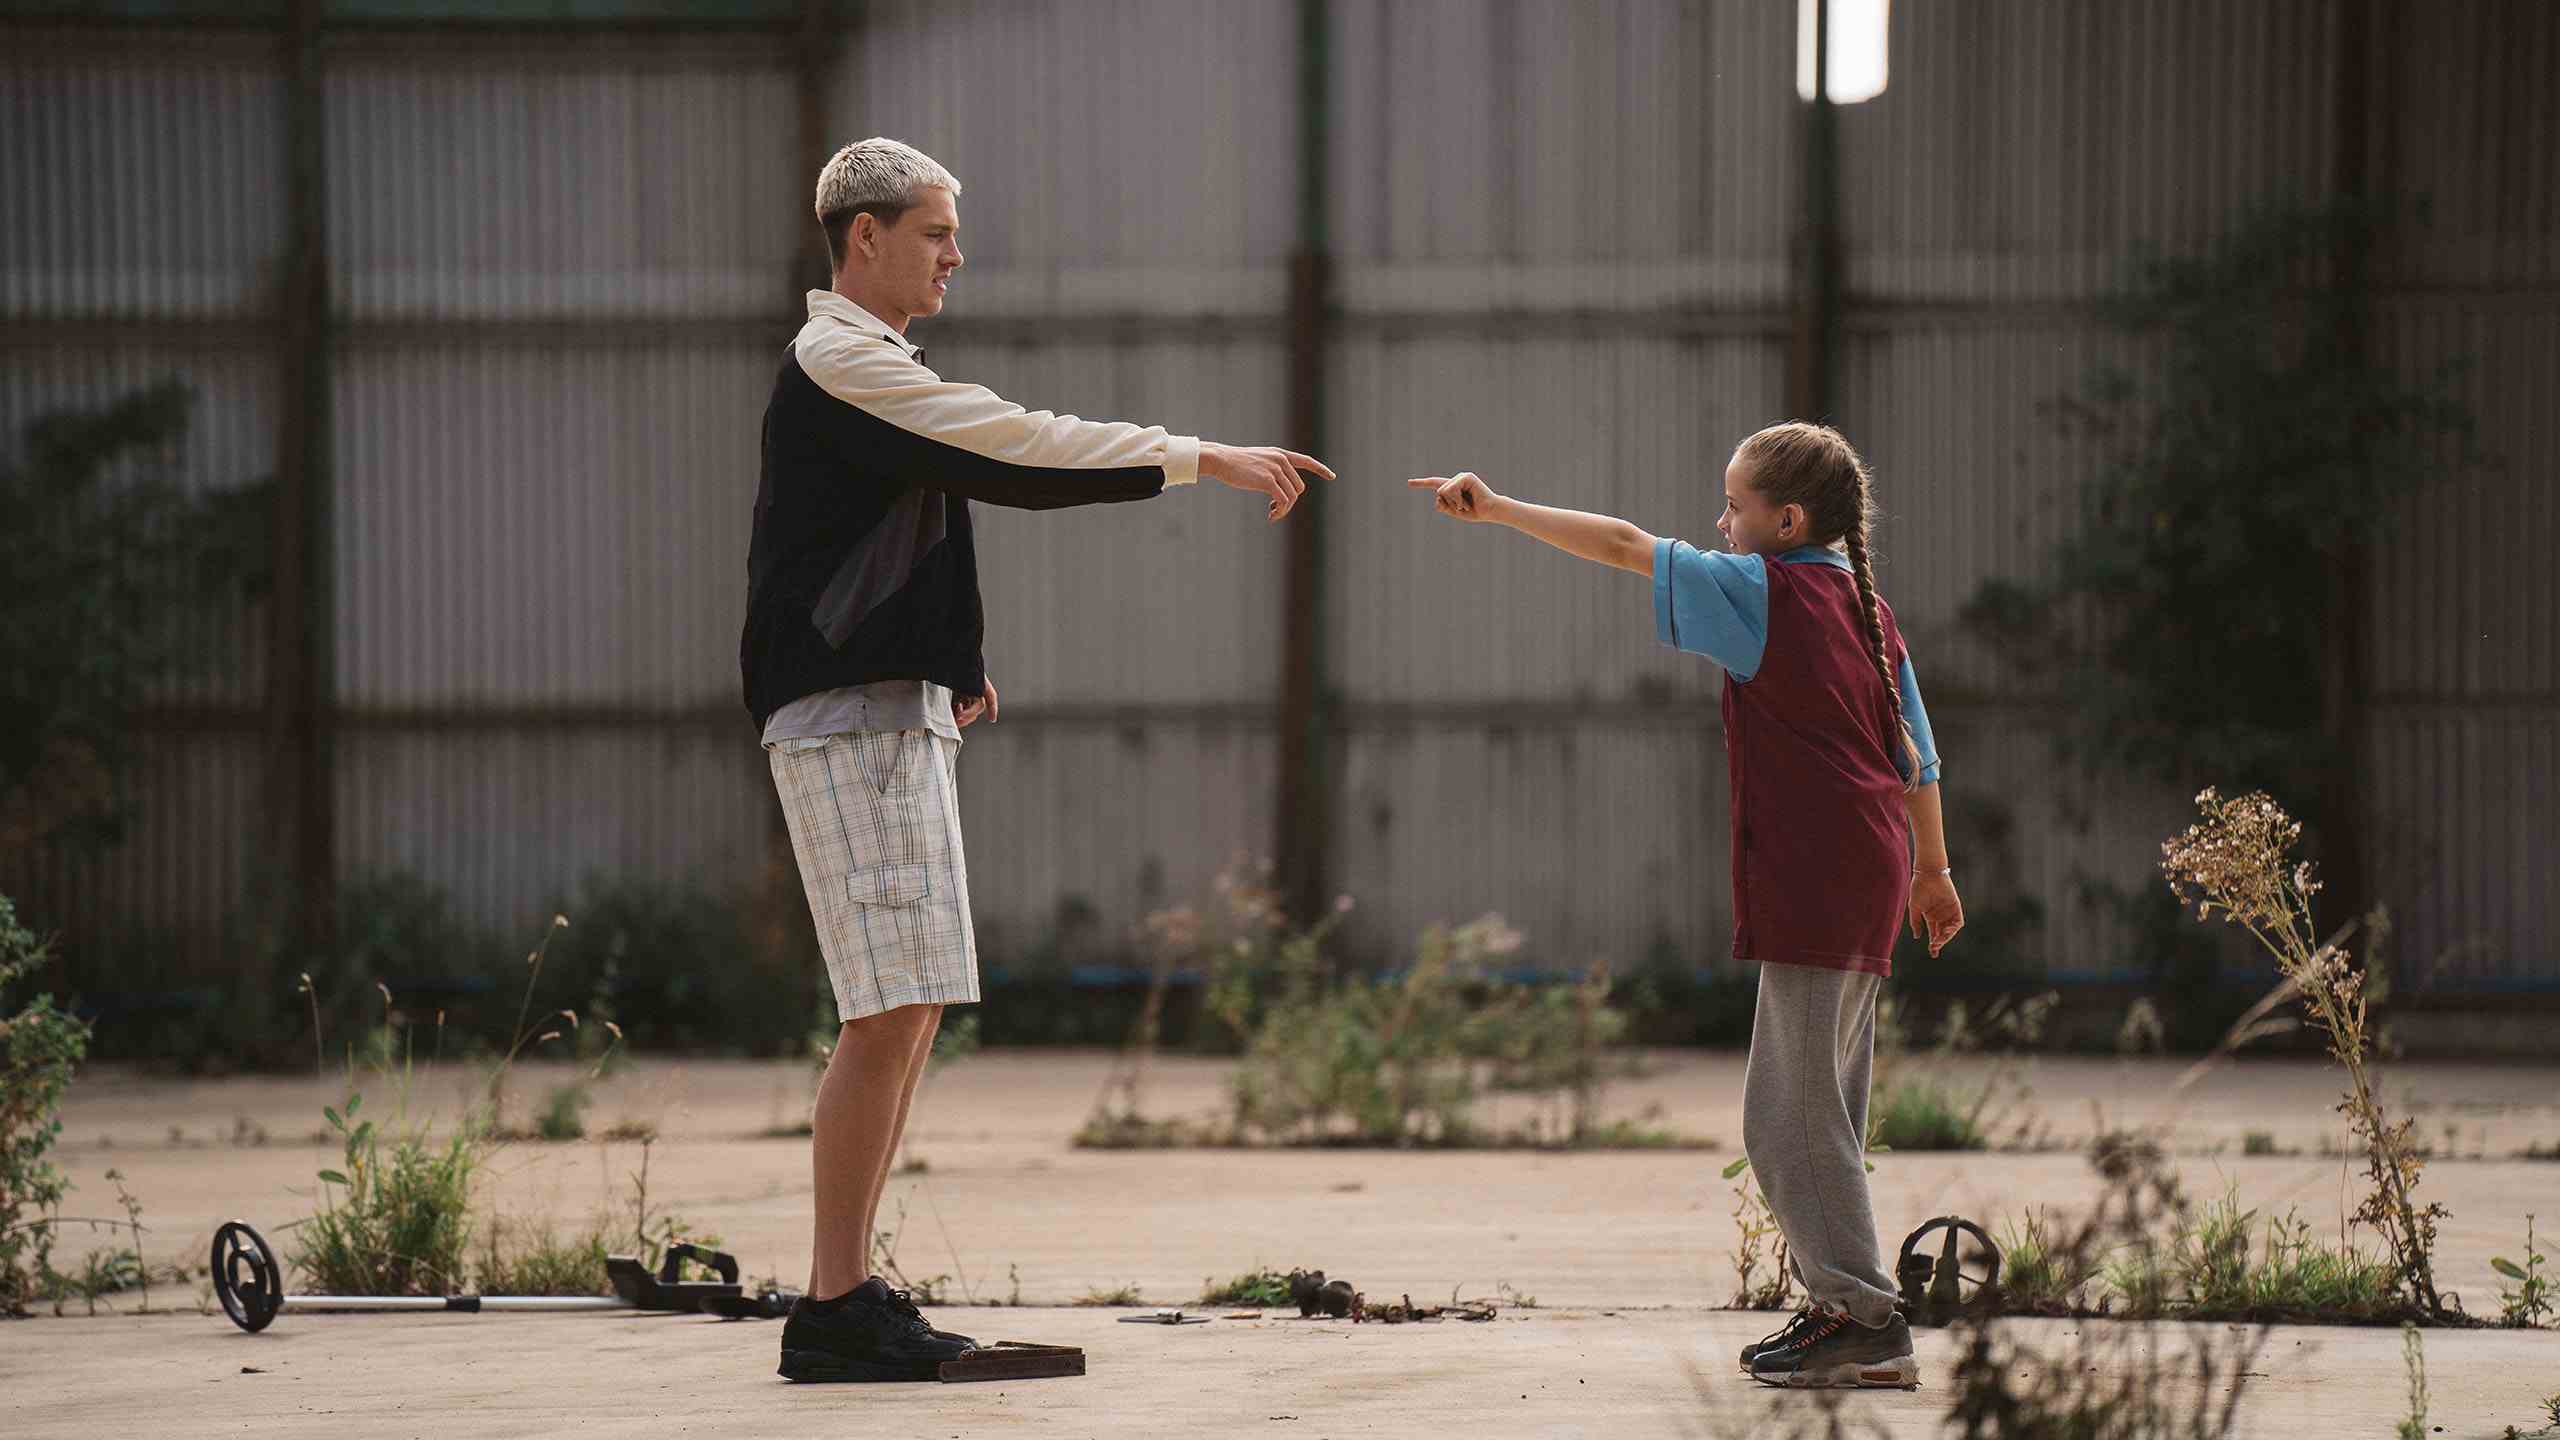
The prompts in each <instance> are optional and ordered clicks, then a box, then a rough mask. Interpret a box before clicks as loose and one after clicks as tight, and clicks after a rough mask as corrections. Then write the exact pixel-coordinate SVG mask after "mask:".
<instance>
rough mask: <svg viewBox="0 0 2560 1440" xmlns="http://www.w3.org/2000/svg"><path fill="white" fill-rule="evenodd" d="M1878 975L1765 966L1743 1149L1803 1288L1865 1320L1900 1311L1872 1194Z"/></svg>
mask: <svg viewBox="0 0 2560 1440" xmlns="http://www.w3.org/2000/svg"><path fill="white" fill-rule="evenodd" d="M1881 983H1882V981H1881V980H1880V978H1879V977H1877V976H1874V975H1863V974H1858V973H1855V972H1852V971H1846V970H1817V969H1815V968H1813V967H1812V966H1809V965H1771V964H1764V965H1762V966H1761V967H1760V1000H1759V1004H1758V1007H1757V1008H1756V1009H1755V1010H1754V1011H1753V1013H1752V1017H1751V1062H1750V1064H1749V1065H1748V1066H1747V1067H1746V1068H1745V1069H1744V1071H1743V1078H1742V1149H1743V1153H1745V1154H1747V1155H1749V1156H1750V1157H1751V1173H1752V1175H1753V1176H1755V1177H1756V1178H1757V1179H1758V1181H1759V1183H1760V1193H1761V1194H1762V1195H1765V1196H1767V1197H1768V1200H1769V1209H1770V1211H1771V1212H1772V1213H1773V1214H1775V1215H1776V1216H1777V1218H1778V1228H1779V1229H1780V1230H1781V1231H1782V1232H1783V1233H1784V1234H1785V1235H1786V1237H1787V1251H1788V1253H1789V1255H1790V1256H1792V1257H1793V1261H1794V1264H1795V1270H1796V1278H1797V1279H1798V1280H1801V1281H1802V1282H1803V1283H1804V1288H1805V1291H1806V1293H1808V1294H1810V1295H1811V1296H1812V1297H1813V1298H1814V1299H1816V1300H1818V1301H1821V1302H1822V1303H1823V1304H1825V1305H1828V1306H1831V1307H1832V1308H1833V1309H1835V1310H1845V1311H1847V1312H1848V1313H1849V1315H1850V1317H1851V1318H1852V1319H1855V1320H1857V1321H1858V1322H1859V1323H1861V1324H1865V1325H1882V1324H1883V1323H1885V1321H1887V1320H1888V1319H1890V1318H1892V1315H1893V1301H1894V1290H1893V1279H1892V1277H1891V1276H1889V1275H1887V1274H1886V1273H1885V1268H1884V1252H1883V1251H1882V1250H1881V1249H1879V1248H1878V1247H1877V1244H1876V1212H1875V1205H1874V1202H1872V1201H1871V1200H1869V1199H1868V1197H1867V1170H1866V1152H1867V1144H1866V1142H1867V1075H1868V1071H1869V1069H1870V1067H1871V1066H1872V1065H1873V1064H1874V1061H1875V1053H1876V990H1877V987H1878V986H1879V985H1880V984H1881Z"/></svg>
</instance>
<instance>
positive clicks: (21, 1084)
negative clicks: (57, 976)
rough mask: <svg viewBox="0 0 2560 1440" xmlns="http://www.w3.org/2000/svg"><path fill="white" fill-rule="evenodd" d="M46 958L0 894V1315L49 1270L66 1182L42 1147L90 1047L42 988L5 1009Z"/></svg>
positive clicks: (20, 1304) (56, 1127)
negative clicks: (57, 1213) (55, 1218)
mask: <svg viewBox="0 0 2560 1440" xmlns="http://www.w3.org/2000/svg"><path fill="white" fill-rule="evenodd" d="M47 958H48V949H47V947H46V945H45V943H44V942H43V941H41V940H39V939H38V938H37V937H36V935H35V934H34V932H32V931H30V930H28V929H27V928H26V927H25V926H23V925H21V924H19V923H18V910H17V906H16V905H15V904H14V903H12V902H11V901H10V899H9V897H8V896H6V895H0V1315H5V1314H17V1313H20V1312H23V1311H24V1310H25V1308H26V1304H27V1301H28V1300H30V1299H32V1298H34V1296H35V1295H36V1293H37V1292H38V1290H39V1288H40V1282H41V1279H42V1277H43V1276H44V1275H45V1274H46V1273H48V1272H49V1271H50V1270H51V1268H52V1266H51V1257H52V1252H53V1242H54V1226H53V1221H52V1219H51V1216H52V1215H53V1213H54V1212H55V1210H56V1208H57V1207H58V1206H59V1205H60V1204H61V1203H62V1197H63V1195H64V1194H65V1193H67V1192H68V1191H69V1190H70V1188H71V1185H70V1182H69V1181H68V1180H67V1179H65V1178H64V1176H63V1174H62V1171H61V1170H60V1169H58V1168H56V1167H55V1166H54V1164H53V1163H52V1161H50V1160H49V1159H47V1158H46V1153H47V1152H48V1151H50V1150H51V1149H52V1148H53V1142H54V1140H55V1139H56V1137H58V1136H60V1135H61V1133H62V1118H61V1107H62V1094H63V1092H64V1091H65V1090H67V1089H69V1088H70V1085H71V1075H72V1072H73V1070H74V1069H75V1068H77V1067H78V1065H79V1063H80V1060H81V1057H82V1056H83V1055H84V1054H85V1053H86V1052H87V1048H88V1041H89V1032H88V1027H87V1026H85V1025H83V1024H82V1023H81V1022H80V1021H79V1020H78V1019H76V1018H74V1017H73V1016H70V1015H67V1014H64V1013H63V1012H62V1011H60V1010H57V1009H55V1008H54V1006H53V997H52V996H51V995H47V994H40V995H37V996H35V997H34V998H32V999H30V1000H29V1001H27V1003H26V1004H25V1005H24V1006H23V1007H21V1008H19V1009H17V1010H15V1011H14V1012H12V1011H11V1009H10V997H11V994H12V992H13V991H14V990H15V989H16V988H17V985H18V983H19V982H20V981H21V980H23V979H25V978H26V977H27V976H29V975H32V974H33V973H34V972H35V971H36V970H37V969H39V968H41V967H42V966H43V965H44V964H45V962H46V960H47Z"/></svg>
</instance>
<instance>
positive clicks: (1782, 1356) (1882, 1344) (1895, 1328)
mask: <svg viewBox="0 0 2560 1440" xmlns="http://www.w3.org/2000/svg"><path fill="white" fill-rule="evenodd" d="M1792 1328H1793V1331H1794V1333H1793V1334H1792V1335H1790V1336H1787V1337H1786V1340H1787V1343H1786V1344H1784V1345H1772V1346H1770V1347H1768V1348H1766V1349H1763V1350H1761V1351H1759V1352H1758V1353H1756V1354H1754V1355H1753V1356H1752V1357H1751V1378H1752V1379H1754V1380H1757V1381H1759V1382H1760V1383H1762V1384H1764V1385H1782V1386H1787V1387H1790V1388H1815V1389H1819V1388H1825V1387H1830V1386H1849V1387H1858V1388H1868V1389H1879V1390H1881V1389H1896V1390H1909V1389H1912V1388H1914V1387H1916V1386H1918V1385H1919V1383H1920V1362H1919V1361H1918V1360H1917V1359H1915V1358H1914V1357H1913V1356H1912V1353H1911V1326H1910V1324H1909V1322H1907V1321H1905V1320H1904V1319H1903V1318H1902V1317H1901V1316H1899V1315H1896V1316H1894V1317H1893V1318H1892V1319H1890V1320H1887V1321H1886V1322H1885V1323H1883V1324H1882V1325H1876V1326H1867V1325H1861V1324H1859V1323H1858V1322H1857V1321H1855V1320H1852V1319H1850V1318H1849V1317H1848V1316H1846V1315H1843V1314H1841V1313H1840V1312H1838V1311H1836V1310H1826V1311H1822V1312H1820V1313H1818V1314H1815V1315H1813V1316H1812V1317H1811V1320H1810V1323H1808V1324H1804V1325H1801V1326H1798V1327H1792Z"/></svg>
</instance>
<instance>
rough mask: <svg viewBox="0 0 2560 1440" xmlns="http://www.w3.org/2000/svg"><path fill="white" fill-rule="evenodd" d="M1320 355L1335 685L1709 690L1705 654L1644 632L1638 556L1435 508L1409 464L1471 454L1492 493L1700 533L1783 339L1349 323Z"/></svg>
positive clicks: (1625, 692) (1696, 537)
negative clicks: (1631, 563) (1492, 333)
mask: <svg viewBox="0 0 2560 1440" xmlns="http://www.w3.org/2000/svg"><path fill="white" fill-rule="evenodd" d="M1333 365H1334V369H1333V372H1332V375H1331V376H1330V377H1329V379H1328V384H1329V386H1330V391H1329V393H1330V395H1331V397H1332V404H1333V407H1334V409H1333V414H1334V416H1335V417H1336V418H1335V422H1334V423H1335V431H1334V433H1335V434H1336V435H1338V436H1340V437H1341V438H1340V440H1339V441H1338V442H1337V443H1336V444H1335V445H1334V446H1333V452H1334V453H1333V454H1332V456H1331V457H1330V459H1331V461H1332V463H1333V464H1334V466H1335V468H1336V469H1337V470H1338V471H1340V472H1341V474H1342V476H1343V480H1342V483H1341V484H1339V485H1337V486H1335V487H1333V489H1332V491H1331V492H1330V496H1329V498H1330V499H1331V500H1332V501H1335V502H1339V503H1336V504H1335V506H1334V509H1333V511H1332V513H1331V514H1330V515H1329V516H1328V528H1327V532H1326V543H1327V544H1328V546H1329V547H1330V549H1331V554H1330V556H1329V557H1328V561H1327V564H1328V566H1329V575H1328V580H1327V583H1328V585H1329V586H1330V587H1331V591H1332V594H1333V595H1334V596H1335V597H1337V598H1336V599H1334V600H1333V601H1331V602H1330V614H1329V617H1328V618H1329V621H1330V638H1329V639H1328V642H1327V643H1328V645H1329V646H1330V647H1331V648H1332V655H1331V659H1330V663H1331V673H1332V679H1333V683H1334V684H1335V685H1336V686H1337V687H1339V688H1340V689H1341V690H1342V691H1343V692H1344V693H1345V694H1347V695H1349V696H1352V697H1354V698H1355V699H1360V700H1397V701H1412V702H1417V703H1424V704H1434V703H1443V702H1471V703H1472V702H1490V703H1492V704H1494V705H1495V706H1496V707H1497V708H1498V707H1499V705H1500V704H1501V703H1502V702H1508V701H1573V702H1576V703H1582V704H1588V705H1592V706H1610V705H1620V704H1629V703H1640V702H1645V701H1648V700H1649V699H1650V698H1651V697H1656V696H1661V695H1669V694H1680V695H1691V696H1694V695H1698V694H1702V693H1712V686H1713V682H1712V681H1710V680H1708V679H1707V678H1706V675H1707V669H1708V667H1707V666H1706V663H1705V662H1704V661H1700V660H1695V659H1691V658H1689V657H1685V656H1682V655H1679V654H1677V653H1676V652H1673V651H1670V650H1666V649H1663V648H1661V647H1659V646H1657V645H1656V644H1655V643H1654V639H1653V604H1652V597H1651V592H1650V590H1649V588H1648V587H1647V584H1646V582H1645V581H1644V579H1643V578H1642V577H1641V576H1636V575H1630V574H1625V573H1612V572H1609V571H1605V570H1602V569H1600V568H1599V567H1596V566H1593V565H1589V564H1586V563H1583V562H1581V561H1577V560H1573V559H1571V558H1569V557H1566V556H1563V555H1559V554H1556V553H1554V552H1552V551H1550V550H1547V549H1546V548H1544V547H1542V546H1538V545H1535V544H1532V543H1529V542H1526V541H1523V540H1521V539H1520V538H1518V537H1517V536H1510V535H1499V534H1496V533H1493V532H1491V531H1487V530H1483V529H1479V528H1476V527H1473V526H1466V525H1461V524H1459V523H1457V522H1454V521H1451V520H1447V519H1444V518H1441V517H1439V516H1436V515H1434V514H1432V513H1431V508H1430V503H1429V500H1428V498H1427V497H1425V496H1423V495H1422V494H1421V493H1420V492H1418V491H1408V490H1407V489H1406V488H1405V485H1404V480H1405V479H1406V477H1408V476H1423V475H1451V474H1455V473H1457V472H1458V471H1460V470H1474V471H1477V472H1478V473H1480V474H1482V475H1483V476H1484V477H1485V478H1486V481H1487V483H1489V484H1491V485H1492V486H1493V487H1494V488H1495V489H1496V490H1499V491H1502V492H1503V493H1505V494H1512V495H1517V496H1519V497H1521V498H1523V499H1531V500H1538V501H1543V502H1546V503H1550V504H1555V505H1564V506H1570V507H1573V508H1576V509H1590V510H1601V511H1606V512H1608V513H1611V514H1616V515H1622V516H1625V517H1626V518H1628V519H1630V520H1632V521H1634V522H1635V523H1636V524H1638V525H1641V526H1643V527H1645V528H1646V529H1648V530H1650V531H1652V532H1654V533H1656V534H1662V535H1679V536H1683V537H1685V538H1688V539H1689V540H1691V541H1692V542H1693V543H1698V544H1702V545H1703V544H1713V543H1715V542H1716V533H1715V520H1716V516H1717V515H1718V514H1719V513H1720V512H1721V510H1722V508H1723V499H1722V497H1723V485H1724V465H1725V461H1726V460H1727V459H1728V458H1729V457H1730V456H1731V454H1732V451H1733V446H1734V445H1735V444H1736V443H1737V442H1738V441H1740V440H1741V439H1742V437H1743V436H1745V435H1747V434H1749V433H1750V432H1751V431H1753V430H1755V429H1757V428H1759V427H1760V426H1761V425H1763V424H1766V423H1768V422H1769V421H1770V420H1772V419H1775V418H1777V417H1778V414H1779V406H1780V398H1779V389H1780V372H1781V365H1780V360H1779V352H1778V350H1777V347H1775V346H1773V345H1771V344H1769V343H1767V342H1764V341H1760V340H1753V339H1724V338H1717V339H1698V338H1676V337H1624V338H1615V339H1601V338H1594V339H1588V340H1582V339H1552V340H1550V339H1531V338H1499V339H1485V338H1476V337H1469V338H1463V339H1461V338H1446V337H1439V338H1434V337H1421V338H1412V339H1399V338H1393V337H1386V336H1381V337H1377V338H1368V337H1353V338H1349V339H1346V340H1345V341H1343V342H1342V344H1341V345H1340V346H1339V347H1338V348H1337V349H1336V351H1335V355H1334V360H1333Z"/></svg>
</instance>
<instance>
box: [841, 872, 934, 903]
mask: <svg viewBox="0 0 2560 1440" xmlns="http://www.w3.org/2000/svg"><path fill="white" fill-rule="evenodd" d="M932 893H933V870H932V867H931V866H929V865H924V864H920V863H919V864H905V865H866V866H864V867H863V868H862V869H859V870H855V871H851V872H849V873H847V874H846V876H845V877H844V898H846V899H847V900H850V901H852V902H853V903H854V904H856V905H863V906H874V905H876V906H881V907H885V908H888V909H904V908H907V907H910V906H915V905H921V904H923V903H924V901H925V897H927V896H929V895H931V894H932Z"/></svg>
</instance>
